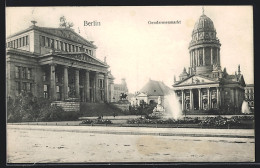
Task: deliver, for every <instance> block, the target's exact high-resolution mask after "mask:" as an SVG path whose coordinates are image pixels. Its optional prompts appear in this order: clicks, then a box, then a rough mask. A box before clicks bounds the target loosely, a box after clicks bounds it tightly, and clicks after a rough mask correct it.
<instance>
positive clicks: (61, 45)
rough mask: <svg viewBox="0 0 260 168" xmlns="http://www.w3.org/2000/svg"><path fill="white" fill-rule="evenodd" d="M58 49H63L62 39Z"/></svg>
mask: <svg viewBox="0 0 260 168" xmlns="http://www.w3.org/2000/svg"><path fill="white" fill-rule="evenodd" d="M60 50H61V51H64V48H63V42H62V41H61V42H60Z"/></svg>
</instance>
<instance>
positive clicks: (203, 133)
mask: <svg viewBox="0 0 260 168" xmlns="http://www.w3.org/2000/svg"><path fill="white" fill-rule="evenodd" d="M7 129H21V130H42V131H59V132H60V131H61V132H63V131H65V132H79V133H100V134H117V135H154V136H190V137H230V138H254V130H253V129H197V128H144V127H102V126H50V125H10V124H8V125H7Z"/></svg>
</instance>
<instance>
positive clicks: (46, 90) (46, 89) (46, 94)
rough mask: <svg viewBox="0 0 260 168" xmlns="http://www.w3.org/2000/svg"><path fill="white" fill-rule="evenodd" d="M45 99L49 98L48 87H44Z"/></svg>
mask: <svg viewBox="0 0 260 168" xmlns="http://www.w3.org/2000/svg"><path fill="white" fill-rule="evenodd" d="M43 97H44V98H45V99H46V98H48V85H43Z"/></svg>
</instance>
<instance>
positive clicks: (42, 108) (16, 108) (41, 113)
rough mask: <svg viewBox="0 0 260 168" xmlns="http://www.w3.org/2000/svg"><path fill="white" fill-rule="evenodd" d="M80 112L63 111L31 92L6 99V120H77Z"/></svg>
mask: <svg viewBox="0 0 260 168" xmlns="http://www.w3.org/2000/svg"><path fill="white" fill-rule="evenodd" d="M79 116H80V112H78V111H76V112H75V111H71V112H65V111H64V110H63V109H62V108H61V107H59V106H56V105H51V101H50V100H48V99H44V98H36V97H34V96H33V95H32V94H31V93H24V92H23V93H21V94H20V95H19V96H17V97H16V98H15V99H11V98H9V99H8V100H7V122H25V121H26V122H29V121H64V120H66V121H71V120H77V119H78V117H79Z"/></svg>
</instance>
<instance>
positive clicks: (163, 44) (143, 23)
mask: <svg viewBox="0 0 260 168" xmlns="http://www.w3.org/2000/svg"><path fill="white" fill-rule="evenodd" d="M253 65H254V53H253V7H252V6H91V7H90V6H89V7H87V6H84V7H83V6H82V7H81V6H77V7H72V6H71V7H55V6H52V7H6V100H7V102H6V106H7V108H6V109H7V111H6V114H7V163H9V164H15V163H96V162H110V163H114V162H173V163H174V162H254V161H255V133H254V128H255V126H254V125H255V124H254V122H255V120H254V66H253Z"/></svg>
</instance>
